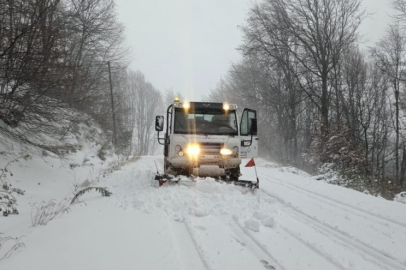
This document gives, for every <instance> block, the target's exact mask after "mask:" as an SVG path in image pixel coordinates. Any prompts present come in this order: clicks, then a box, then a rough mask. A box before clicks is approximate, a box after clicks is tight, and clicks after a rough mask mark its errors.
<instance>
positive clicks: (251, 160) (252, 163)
mask: <svg viewBox="0 0 406 270" xmlns="http://www.w3.org/2000/svg"><path fill="white" fill-rule="evenodd" d="M245 167H254V168H255V176H256V177H257V188H259V178H258V173H257V166H255V161H254V158H251V159H250V161H248V163H247V164H246V165H245Z"/></svg>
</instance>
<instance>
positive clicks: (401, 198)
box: [393, 192, 406, 204]
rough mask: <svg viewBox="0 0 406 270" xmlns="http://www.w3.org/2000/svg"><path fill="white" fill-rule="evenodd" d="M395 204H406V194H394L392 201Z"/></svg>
mask: <svg viewBox="0 0 406 270" xmlns="http://www.w3.org/2000/svg"><path fill="white" fill-rule="evenodd" d="M393 200H394V201H395V202H400V203H405V204H406V192H401V193H399V194H396V196H395V198H394V199H393Z"/></svg>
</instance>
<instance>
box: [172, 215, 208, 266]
mask: <svg viewBox="0 0 406 270" xmlns="http://www.w3.org/2000/svg"><path fill="white" fill-rule="evenodd" d="M167 221H168V226H169V228H170V230H171V232H172V236H173V238H172V239H173V241H174V242H175V243H174V245H175V249H176V254H177V257H178V263H179V264H180V265H182V266H184V267H181V269H185V270H187V269H206V270H212V268H211V267H210V266H209V264H208V263H207V259H206V257H205V255H204V253H203V251H202V250H201V248H200V246H199V245H198V243H197V241H196V238H195V237H194V235H193V233H192V231H191V229H190V226H189V224H188V223H187V221H186V220H185V221H183V222H176V223H175V221H172V220H169V219H167ZM179 227H181V229H180V228H179ZM174 234H176V235H175V236H174ZM185 235H187V236H188V238H189V241H187V240H186V242H185V239H184V236H185ZM182 239H183V241H182ZM181 242H182V243H181ZM190 246H193V248H194V250H195V251H196V255H197V257H198V258H199V259H200V263H197V265H196V262H190V261H187V260H190V258H191V257H193V256H194V255H193V254H190V250H188V251H187V252H189V255H190V256H189V257H188V258H187V260H185V259H184V258H183V257H184V256H182V255H185V254H187V253H186V252H184V251H183V249H188V247H190ZM192 253H193V252H192ZM199 259H198V260H199ZM186 261H187V262H186ZM199 264H200V267H199Z"/></svg>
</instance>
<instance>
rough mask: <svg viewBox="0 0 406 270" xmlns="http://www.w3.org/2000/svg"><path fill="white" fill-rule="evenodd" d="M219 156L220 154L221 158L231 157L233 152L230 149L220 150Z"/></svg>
mask: <svg viewBox="0 0 406 270" xmlns="http://www.w3.org/2000/svg"><path fill="white" fill-rule="evenodd" d="M220 154H222V155H223V156H231V155H232V154H234V151H233V150H231V149H227V148H222V149H221V150H220Z"/></svg>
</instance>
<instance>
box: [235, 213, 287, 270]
mask: <svg viewBox="0 0 406 270" xmlns="http://www.w3.org/2000/svg"><path fill="white" fill-rule="evenodd" d="M233 220H234V223H235V224H236V225H237V226H236V227H237V228H238V231H240V233H239V232H237V230H236V229H234V231H235V232H236V233H237V235H240V234H241V232H242V233H243V234H244V235H246V236H247V237H248V239H249V240H250V242H251V243H254V245H255V246H256V247H258V248H259V250H253V249H252V248H251V251H252V252H253V253H254V254H255V255H256V256H257V258H258V259H259V260H261V261H262V260H263V256H264V255H265V256H267V257H268V258H269V259H270V260H269V261H268V262H269V263H270V264H269V265H271V264H275V265H277V268H268V269H281V270H286V268H285V267H283V265H281V264H280V263H278V260H276V259H275V257H274V256H273V255H272V254H271V253H270V252H269V251H268V250H267V249H266V247H265V246H264V245H263V244H262V243H261V242H259V241H258V240H257V239H256V238H255V237H254V236H253V235H252V234H251V233H250V232H249V231H248V230H247V229H246V228H244V227H243V226H242V225H241V224H240V222H239V221H238V219H237V218H236V217H233ZM233 228H235V227H234V226H233ZM260 253H262V254H260ZM271 266H272V265H271Z"/></svg>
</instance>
